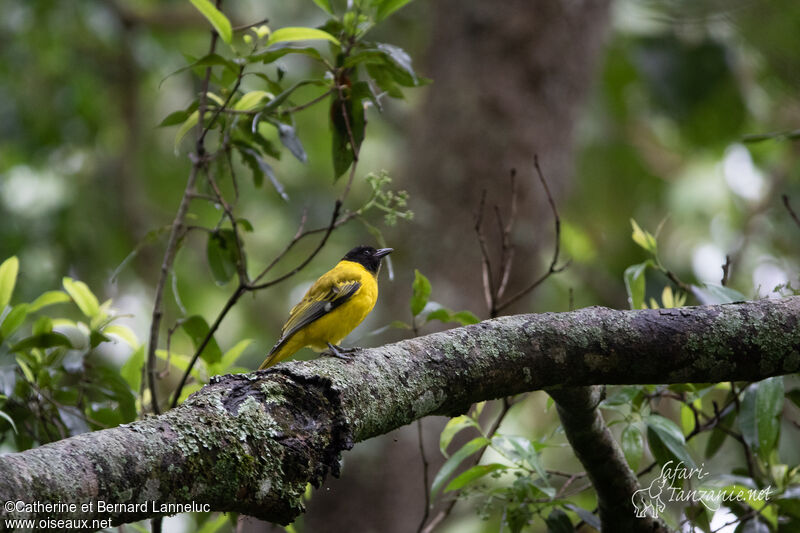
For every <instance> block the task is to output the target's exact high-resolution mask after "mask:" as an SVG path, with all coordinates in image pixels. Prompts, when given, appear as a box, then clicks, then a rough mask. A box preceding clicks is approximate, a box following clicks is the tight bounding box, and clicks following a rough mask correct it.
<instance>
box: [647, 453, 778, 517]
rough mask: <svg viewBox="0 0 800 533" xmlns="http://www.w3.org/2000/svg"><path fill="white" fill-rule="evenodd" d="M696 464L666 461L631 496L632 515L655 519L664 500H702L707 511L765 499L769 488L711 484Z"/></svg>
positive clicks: (765, 500) (662, 508)
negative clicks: (634, 511)
mask: <svg viewBox="0 0 800 533" xmlns="http://www.w3.org/2000/svg"><path fill="white" fill-rule="evenodd" d="M704 467H705V463H703V464H701V465H700V466H692V467H688V466H686V464H685V463H684V462H683V461H680V462H679V463H677V464H676V463H675V461H668V462H666V463H665V464H664V466H662V467H661V473H660V474H659V475H658V477H656V478H655V479H654V480H653V481H652V482H651V483H650V485H649V486H647V487H645V488H643V489H639V490H637V491H636V492H634V493H633V496H631V502H632V503H633V507H634V508H635V509H636V516H637V517H639V518H645V517H647V516H650V517H652V518H658V515H659V513H663V512H664V510H665V509H666V508H667V503H668V502H677V503H680V504H683V505H689V504H692V503H702V504H703V505H705V506H706V508H707V509H708V510H709V511H712V512H715V511H717V510H718V509H719V508H720V507H721V506H723V505H725V503H726V502H757V501H761V502H767V501H768V500H769V497H770V493H771V492H772V491H773V488H772V487H767V488H765V489H750V488H746V487H742V486H737V485H731V484H726V485H725V486H724V487H715V486H713V485H711V483H710V481H711V480H710V479H708V478H709V473H708V472H706V471H705V469H704Z"/></svg>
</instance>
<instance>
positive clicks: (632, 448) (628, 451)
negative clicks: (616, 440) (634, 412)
mask: <svg viewBox="0 0 800 533" xmlns="http://www.w3.org/2000/svg"><path fill="white" fill-rule="evenodd" d="M622 451H623V453H624V454H625V460H626V461H627V462H628V464H629V465H630V467H631V469H633V470H637V469H638V468H639V461H640V460H641V459H642V453H643V452H644V439H643V437H642V433H641V432H640V431H639V429H638V428H637V427H636V426H634V425H629V426H627V427H626V428H625V429H624V430H623V431H622Z"/></svg>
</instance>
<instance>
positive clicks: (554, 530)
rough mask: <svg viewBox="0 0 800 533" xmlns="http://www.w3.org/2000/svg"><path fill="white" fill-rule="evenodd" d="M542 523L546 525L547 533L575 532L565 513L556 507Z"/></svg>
mask: <svg viewBox="0 0 800 533" xmlns="http://www.w3.org/2000/svg"><path fill="white" fill-rule="evenodd" d="M544 521H545V523H546V524H547V533H573V532H574V531H575V529H574V528H573V527H572V520H570V519H569V517H568V516H567V513H565V512H564V511H562V510H561V509H559V508H557V507H556V508H555V509H553V510H552V511H550V514H549V515H547V518H545V519H544Z"/></svg>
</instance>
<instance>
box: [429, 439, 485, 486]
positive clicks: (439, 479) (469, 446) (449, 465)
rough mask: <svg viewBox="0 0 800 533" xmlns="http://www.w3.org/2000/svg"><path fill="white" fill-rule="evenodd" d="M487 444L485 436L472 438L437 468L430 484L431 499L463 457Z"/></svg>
mask: <svg viewBox="0 0 800 533" xmlns="http://www.w3.org/2000/svg"><path fill="white" fill-rule="evenodd" d="M488 444H489V439H487V438H486V437H477V438H474V439H472V440H471V441H469V442H468V443H466V444H465V445H464V446H462V447H461V448H460V449H459V450H458V451H457V452H456V453H454V454H453V455H452V456H451V457H450V458H449V459H448V460H447V461H445V463H444V464H443V465H442V468H441V469H439V472H437V473H436V477H435V478H434V479H433V485H432V486H431V499H432V498H433V497H434V496H436V494H438V493H439V491H440V490H441V489H442V486H443V485H444V482H445V481H447V479H448V478H449V477H450V476H451V475H453V473H454V472H455V471H456V469H457V468H458V466H459V465H460V464H461V463H462V462H463V461H464V459H466V458H467V457H469V456H470V455H472V454H474V453H475V452H477V451H479V450H482V449H483V448H485V447H486V446H487V445H488Z"/></svg>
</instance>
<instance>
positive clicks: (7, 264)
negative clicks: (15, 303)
mask: <svg viewBox="0 0 800 533" xmlns="http://www.w3.org/2000/svg"><path fill="white" fill-rule="evenodd" d="M18 272H19V259H17V256H12V257H9V258H8V259H6V260H5V261H3V264H1V265H0V313H1V312H3V309H5V308H6V306H7V305H8V302H10V301H11V295H12V294H13V292H14V285H16V283H17V273H18Z"/></svg>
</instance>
